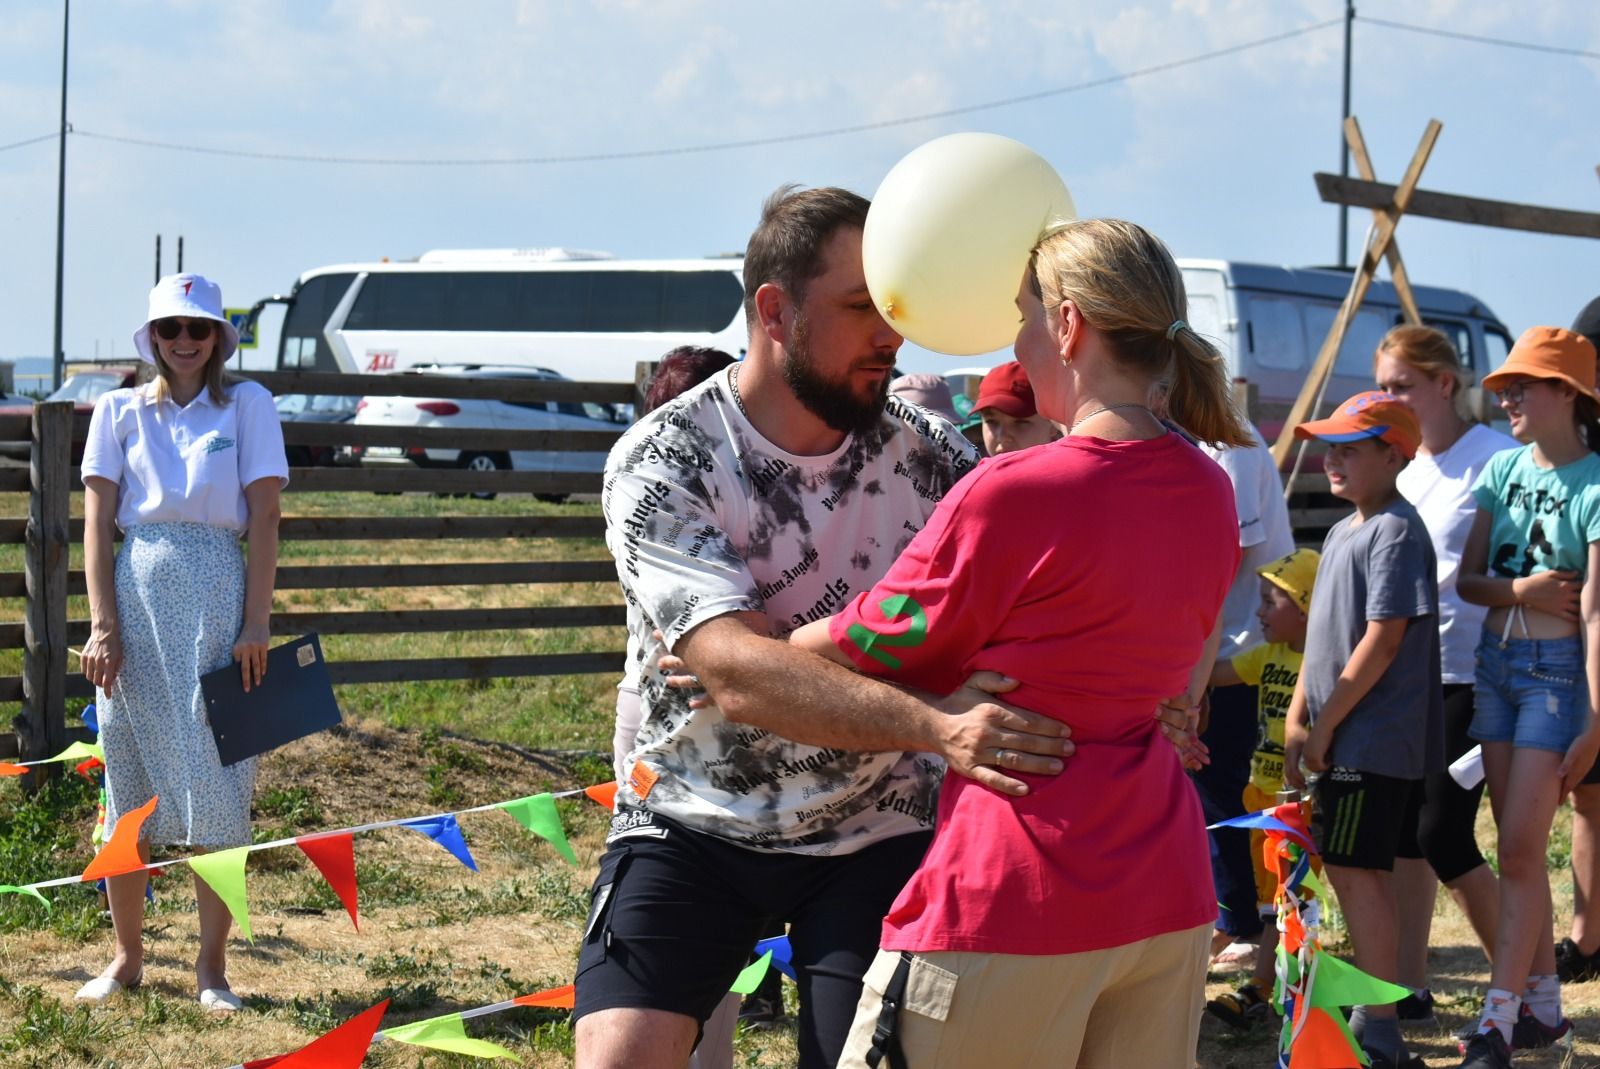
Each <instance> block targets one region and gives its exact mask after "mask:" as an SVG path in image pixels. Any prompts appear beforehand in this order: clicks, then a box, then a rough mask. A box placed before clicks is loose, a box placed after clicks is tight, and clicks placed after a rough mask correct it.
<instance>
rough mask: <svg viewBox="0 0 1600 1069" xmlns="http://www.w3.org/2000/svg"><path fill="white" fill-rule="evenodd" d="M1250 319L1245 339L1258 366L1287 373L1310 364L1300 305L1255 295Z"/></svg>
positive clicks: (1250, 308) (1281, 299)
mask: <svg viewBox="0 0 1600 1069" xmlns="http://www.w3.org/2000/svg"><path fill="white" fill-rule="evenodd" d="M1247 316H1248V319H1247V323H1248V327H1247V329H1246V331H1245V339H1246V342H1247V344H1248V346H1249V349H1250V352H1251V354H1252V355H1253V356H1254V357H1255V362H1256V363H1257V364H1259V365H1261V366H1262V367H1270V368H1281V369H1284V370H1288V371H1297V370H1299V369H1300V368H1302V367H1305V366H1306V365H1307V363H1308V361H1307V359H1306V345H1305V340H1304V338H1305V335H1304V333H1303V332H1302V331H1301V329H1300V305H1299V302H1297V301H1292V300H1287V299H1285V298H1283V297H1258V296H1254V295H1252V296H1251V298H1250V307H1249V311H1248V313H1247Z"/></svg>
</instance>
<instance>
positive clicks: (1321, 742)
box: [1285, 617, 1420, 772]
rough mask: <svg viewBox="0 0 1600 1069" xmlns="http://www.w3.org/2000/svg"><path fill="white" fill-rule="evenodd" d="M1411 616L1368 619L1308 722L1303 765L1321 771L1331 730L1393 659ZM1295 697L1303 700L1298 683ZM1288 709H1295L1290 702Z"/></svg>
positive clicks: (1380, 675)
mask: <svg viewBox="0 0 1600 1069" xmlns="http://www.w3.org/2000/svg"><path fill="white" fill-rule="evenodd" d="M1412 619H1413V618H1412V617H1398V618H1395V619H1390V620H1368V621H1367V630H1366V633H1365V634H1363V635H1362V636H1361V641H1360V642H1357V643H1356V648H1355V649H1354V650H1353V651H1352V652H1351V654H1350V661H1349V663H1348V664H1346V665H1345V666H1344V671H1342V672H1340V673H1339V680H1338V682H1336V683H1335V684H1334V685H1333V693H1331V694H1329V695H1328V700H1327V701H1326V702H1325V703H1324V704H1323V706H1322V708H1321V709H1320V710H1318V711H1317V722H1316V723H1315V724H1313V725H1311V731H1310V733H1309V734H1308V736H1307V738H1306V741H1305V753H1304V757H1305V763H1306V767H1307V768H1309V769H1310V770H1311V771H1313V772H1322V771H1325V770H1326V769H1327V767H1328V748H1329V746H1330V745H1331V744H1332V742H1333V733H1334V731H1335V730H1337V729H1338V727H1339V725H1340V724H1341V723H1343V722H1344V719H1345V717H1347V716H1349V715H1350V712H1351V710H1353V709H1354V708H1355V707H1356V703H1357V702H1359V701H1360V700H1361V699H1362V698H1364V697H1366V695H1367V692H1368V691H1370V690H1372V688H1373V686H1374V685H1375V684H1376V683H1377V682H1378V680H1379V679H1380V678H1382V676H1383V673H1384V672H1386V671H1388V670H1389V666H1390V665H1391V664H1393V663H1394V658H1395V655H1396V654H1397V653H1399V652H1400V643H1401V642H1402V641H1403V640H1404V639H1405V635H1406V627H1407V626H1409V625H1410V623H1411V620H1412ZM1418 619H1420V617H1418ZM1295 698H1296V701H1299V702H1300V703H1301V704H1304V703H1303V700H1302V696H1301V694H1300V691H1299V688H1298V687H1297V688H1296V690H1295ZM1290 711H1291V712H1293V711H1294V709H1293V706H1291V707H1290ZM1287 749H1288V747H1287V746H1286V747H1285V750H1287Z"/></svg>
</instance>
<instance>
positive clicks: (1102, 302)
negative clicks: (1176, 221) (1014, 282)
mask: <svg viewBox="0 0 1600 1069" xmlns="http://www.w3.org/2000/svg"><path fill="white" fill-rule="evenodd" d="M1029 268H1030V270H1029V276H1028V277H1029V284H1030V286H1031V287H1032V289H1033V292H1034V293H1035V294H1036V295H1037V296H1038V297H1039V299H1040V300H1041V301H1043V302H1044V305H1045V307H1046V308H1052V309H1053V308H1059V307H1060V306H1061V305H1062V304H1063V303H1065V302H1066V301H1069V300H1070V301H1072V302H1073V303H1074V304H1076V305H1077V307H1078V311H1079V312H1080V313H1081V314H1082V315H1083V318H1084V320H1085V321H1086V322H1088V323H1089V324H1090V325H1092V326H1093V327H1094V328H1095V329H1096V330H1098V331H1100V333H1101V334H1102V335H1104V337H1105V338H1106V340H1107V341H1108V342H1109V343H1110V348H1111V354H1112V356H1113V357H1114V358H1115V359H1116V361H1117V363H1118V364H1119V365H1120V366H1121V367H1122V369H1123V370H1124V371H1126V372H1129V373H1131V374H1135V375H1139V376H1142V377H1143V378H1145V379H1146V380H1148V381H1149V382H1151V383H1152V384H1153V383H1156V382H1158V381H1170V382H1171V387H1170V389H1169V391H1168V393H1167V411H1168V413H1169V414H1170V415H1171V416H1172V419H1173V422H1175V423H1177V424H1178V426H1180V427H1182V428H1183V429H1184V430H1186V431H1188V432H1189V433H1190V434H1192V435H1194V436H1195V437H1196V438H1198V439H1199V440H1200V441H1202V442H1206V443H1208V444H1211V445H1218V446H1222V445H1232V446H1241V445H1249V444H1251V443H1252V442H1253V441H1254V438H1253V437H1252V436H1251V434H1250V431H1249V428H1248V427H1247V425H1246V424H1245V421H1244V420H1243V419H1242V418H1241V417H1240V415H1239V413H1238V412H1236V411H1235V410H1234V407H1233V397H1232V395H1231V391H1230V389H1229V385H1228V372H1227V368H1226V366H1225V365H1224V363H1223V360H1222V356H1221V354H1219V353H1218V352H1217V349H1216V347H1215V346H1213V345H1212V344H1211V343H1210V342H1208V341H1206V340H1205V339H1204V338H1202V337H1200V335H1198V334H1196V333H1195V332H1194V330H1193V329H1192V328H1191V327H1189V326H1188V325H1187V324H1185V323H1184V322H1183V317H1184V316H1185V315H1186V314H1187V307H1188V297H1187V295H1186V294H1185V292H1184V287H1183V272H1182V271H1180V270H1178V264H1177V261H1175V260H1174V259H1173V258H1172V253H1171V252H1169V251H1168V250H1167V247H1166V246H1165V245H1163V244H1162V243H1161V241H1160V239H1158V238H1157V237H1156V236H1155V235H1154V234H1151V233H1150V232H1149V231H1148V230H1146V229H1145V228H1144V227H1142V226H1139V225H1138V224H1136V223H1129V222H1125V221H1123V220H1121V219H1080V220H1077V221H1076V222H1072V223H1067V224H1065V225H1064V226H1061V227H1059V228H1057V229H1055V230H1052V231H1051V232H1050V233H1049V234H1048V235H1047V236H1046V237H1044V238H1043V239H1042V240H1040V242H1039V244H1038V245H1037V246H1035V247H1034V250H1033V255H1032V257H1031V258H1030V259H1029Z"/></svg>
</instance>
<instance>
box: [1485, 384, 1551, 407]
mask: <svg viewBox="0 0 1600 1069" xmlns="http://www.w3.org/2000/svg"><path fill="white" fill-rule="evenodd" d="M1547 381H1549V380H1547V379H1524V380H1523V381H1521V382H1513V383H1512V384H1511V385H1509V386H1507V387H1506V388H1505V389H1503V390H1496V391H1495V392H1494V395H1495V397H1497V398H1499V399H1500V400H1501V401H1503V402H1505V403H1506V404H1508V405H1520V404H1521V403H1522V395H1523V394H1524V393H1526V392H1527V389H1528V387H1529V386H1537V385H1539V384H1540V383H1541V382H1547Z"/></svg>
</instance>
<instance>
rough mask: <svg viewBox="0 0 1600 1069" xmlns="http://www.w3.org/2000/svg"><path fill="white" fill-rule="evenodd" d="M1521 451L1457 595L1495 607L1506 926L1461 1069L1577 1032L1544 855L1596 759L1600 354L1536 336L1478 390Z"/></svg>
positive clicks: (1501, 475) (1507, 461) (1478, 717)
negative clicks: (1569, 1014) (1562, 974)
mask: <svg viewBox="0 0 1600 1069" xmlns="http://www.w3.org/2000/svg"><path fill="white" fill-rule="evenodd" d="M1483 384H1484V386H1485V387H1486V388H1488V389H1490V390H1493V391H1494V392H1495V394H1496V396H1497V397H1498V398H1499V401H1500V407H1501V408H1503V409H1505V411H1506V413H1507V414H1508V415H1509V416H1510V417H1511V433H1512V434H1513V435H1515V436H1516V438H1517V440H1518V441H1519V442H1523V443H1526V444H1524V446H1523V447H1522V448H1521V449H1511V450H1507V451H1505V452H1503V453H1498V454H1496V455H1495V456H1494V457H1492V458H1491V459H1490V460H1489V463H1488V464H1487V465H1486V466H1485V468H1484V471H1483V474H1482V475H1481V476H1479V478H1478V482H1477V484H1476V485H1475V486H1474V487H1473V496H1474V497H1475V498H1476V500H1477V503H1478V511H1477V515H1476V516H1475V517H1474V519H1473V525H1472V531H1471V533H1470V534H1469V535H1468V536H1467V545H1466V549H1465V551H1464V552H1463V554H1462V560H1461V577H1460V579H1459V581H1458V582H1457V589H1458V590H1459V592H1460V594H1461V597H1462V598H1463V599H1464V600H1466V601H1469V602H1474V603H1476V604H1479V605H1486V606H1488V607H1489V614H1488V616H1487V617H1486V618H1485V620H1484V629H1483V635H1482V638H1481V640H1480V641H1479V644H1478V654H1477V677H1476V682H1475V705H1476V712H1475V713H1474V715H1473V720H1472V728H1471V735H1472V737H1473V738H1475V739H1477V740H1479V741H1480V742H1481V743H1482V744H1483V763H1484V769H1485V771H1486V773H1487V775H1488V780H1489V796H1490V798H1491V799H1492V801H1493V803H1494V812H1495V823H1496V825H1497V828H1498V831H1499V839H1500V916H1499V923H1498V925H1497V931H1496V934H1495V947H1494V971H1493V972H1492V974H1491V975H1490V980H1489V991H1488V995H1487V997H1486V999H1485V1002H1484V1010H1483V1017H1482V1019H1481V1020H1480V1023H1479V1026H1478V1029H1479V1030H1478V1033H1477V1034H1476V1035H1474V1036H1473V1037H1472V1038H1471V1040H1470V1041H1469V1042H1468V1043H1467V1045H1466V1047H1465V1059H1464V1060H1463V1061H1462V1063H1461V1066H1462V1069H1508V1067H1509V1066H1510V1064H1511V1060H1510V1048H1512V1047H1518V1048H1527V1047H1538V1046H1548V1045H1550V1044H1551V1043H1553V1042H1555V1041H1556V1040H1557V1039H1559V1038H1561V1037H1562V1036H1564V1035H1565V1034H1566V1033H1567V1032H1568V1031H1569V1030H1570V1029H1571V1027H1572V1025H1571V1022H1569V1021H1568V1020H1567V1019H1566V1017H1565V1016H1563V1014H1562V1012H1561V988H1560V982H1559V981H1558V979H1557V975H1556V973H1557V970H1556V960H1555V952H1554V947H1553V943H1554V940H1553V938H1552V932H1551V923H1550V917H1551V914H1550V880H1549V875H1548V873H1547V871H1546V865H1545V848H1546V846H1547V844H1548V842H1549V837H1550V825H1551V822H1552V821H1553V820H1554V818H1555V812H1556V807H1557V806H1558V805H1559V804H1560V802H1561V799H1562V798H1564V797H1566V795H1567V793H1568V792H1570V791H1571V790H1572V789H1573V788H1574V787H1576V786H1577V785H1578V783H1579V782H1580V781H1581V780H1582V779H1583V778H1584V775H1585V774H1586V773H1587V772H1588V771H1589V768H1590V766H1591V765H1593V764H1594V760H1595V754H1596V753H1597V752H1600V587H1597V585H1596V577H1597V576H1600V393H1597V392H1596V391H1595V348H1594V346H1593V345H1592V344H1591V343H1590V342H1589V341H1588V339H1586V338H1584V337H1583V336H1582V335H1580V334H1576V333H1574V332H1572V331H1570V330H1562V329H1560V328H1559V327H1532V328H1530V329H1529V330H1528V331H1526V332H1525V333H1524V334H1523V335H1522V337H1521V338H1520V339H1518V341H1517V344H1516V345H1515V346H1514V347H1513V348H1512V350H1511V354H1510V356H1508V357H1507V358H1506V362H1505V364H1504V365H1502V366H1501V367H1500V369H1499V370H1497V371H1495V372H1494V373H1493V374H1492V375H1489V376H1487V377H1485V378H1484V380H1483Z"/></svg>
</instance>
